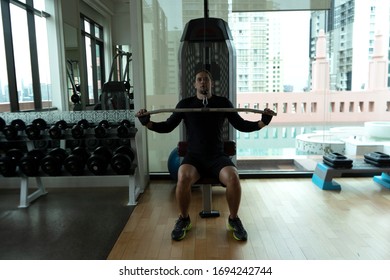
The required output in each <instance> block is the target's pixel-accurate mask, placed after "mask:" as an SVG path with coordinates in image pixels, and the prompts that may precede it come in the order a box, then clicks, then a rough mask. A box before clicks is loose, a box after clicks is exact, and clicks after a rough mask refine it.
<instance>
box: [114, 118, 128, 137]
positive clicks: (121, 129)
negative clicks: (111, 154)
mask: <svg viewBox="0 0 390 280" xmlns="http://www.w3.org/2000/svg"><path fill="white" fill-rule="evenodd" d="M131 127H132V124H131V122H130V121H129V120H122V121H121V122H120V123H119V126H118V127H117V129H116V133H117V136H118V137H119V138H128V137H130V128H131Z"/></svg>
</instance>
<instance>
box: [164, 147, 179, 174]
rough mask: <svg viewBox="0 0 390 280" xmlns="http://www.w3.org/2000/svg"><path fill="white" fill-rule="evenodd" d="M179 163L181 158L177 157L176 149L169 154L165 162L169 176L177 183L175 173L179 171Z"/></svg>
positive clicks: (177, 150) (177, 151)
mask: <svg viewBox="0 0 390 280" xmlns="http://www.w3.org/2000/svg"><path fill="white" fill-rule="evenodd" d="M180 163H181V158H180V156H179V149H178V148H177V147H176V148H174V149H173V150H172V151H171V153H170V154H169V157H168V161H167V165H168V171H169V175H171V178H172V179H173V180H175V181H177V173H178V171H179V167H180Z"/></svg>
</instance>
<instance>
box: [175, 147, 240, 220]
mask: <svg viewBox="0 0 390 280" xmlns="http://www.w3.org/2000/svg"><path fill="white" fill-rule="evenodd" d="M177 148H178V155H179V157H184V156H185V154H186V153H187V142H185V141H180V142H179V144H178V147H177ZM236 150H237V148H236V142H235V141H231V140H230V141H225V142H224V152H225V154H226V155H228V156H229V157H234V156H235V155H236ZM194 185H200V186H201V187H202V197H203V210H202V211H200V212H199V216H200V217H201V218H210V217H219V216H220V214H219V211H218V210H212V189H211V188H212V186H216V185H222V184H221V182H219V180H218V179H215V178H208V177H202V178H200V179H199V180H198V181H197V182H196V183H195V184H194ZM222 186H223V185H222Z"/></svg>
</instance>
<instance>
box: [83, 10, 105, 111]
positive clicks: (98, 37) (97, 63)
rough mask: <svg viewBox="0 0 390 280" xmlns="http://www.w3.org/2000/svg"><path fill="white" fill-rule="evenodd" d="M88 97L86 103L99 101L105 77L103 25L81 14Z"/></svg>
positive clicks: (92, 103) (90, 103)
mask: <svg viewBox="0 0 390 280" xmlns="http://www.w3.org/2000/svg"><path fill="white" fill-rule="evenodd" d="M81 22H82V26H81V30H82V35H83V44H84V49H85V51H84V53H85V57H84V60H85V63H86V66H87V67H86V77H87V90H88V99H87V100H86V102H87V103H86V105H94V104H96V103H98V102H99V96H100V95H101V93H102V87H103V83H104V79H105V72H104V47H103V46H104V42H103V27H102V26H101V25H99V24H98V23H96V22H94V21H93V20H91V19H90V18H87V17H86V16H85V15H81ZM84 88H85V87H84Z"/></svg>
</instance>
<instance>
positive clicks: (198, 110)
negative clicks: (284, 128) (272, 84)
mask: <svg viewBox="0 0 390 280" xmlns="http://www.w3.org/2000/svg"><path fill="white" fill-rule="evenodd" d="M231 112H247V113H256V114H266V115H271V116H276V115H277V113H275V112H273V111H272V112H266V111H264V110H257V109H251V108H208V107H203V108H177V109H157V110H152V111H147V112H145V114H143V115H153V114H160V113H231Z"/></svg>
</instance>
